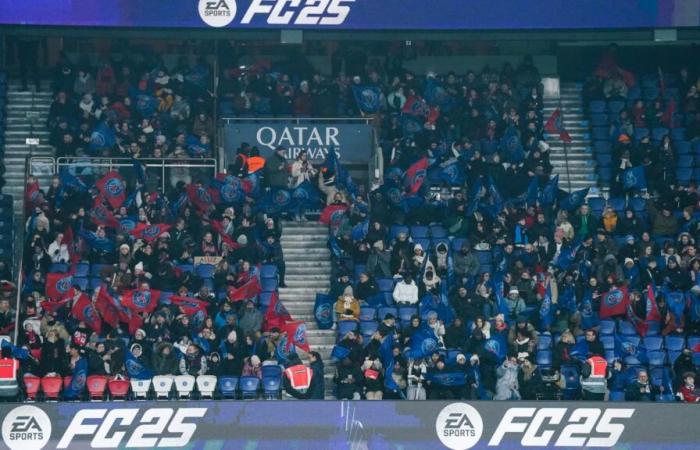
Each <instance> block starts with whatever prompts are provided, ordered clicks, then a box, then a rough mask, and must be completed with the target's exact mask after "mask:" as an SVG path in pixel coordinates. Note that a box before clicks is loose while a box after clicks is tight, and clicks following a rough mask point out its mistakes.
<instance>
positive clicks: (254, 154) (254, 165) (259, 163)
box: [248, 147, 265, 174]
mask: <svg viewBox="0 0 700 450" xmlns="http://www.w3.org/2000/svg"><path fill="white" fill-rule="evenodd" d="M263 167H265V158H263V157H262V156H260V150H258V147H253V148H252V149H251V150H250V156H249V157H248V174H251V173H255V172H257V171H259V170H260V169H262V168H263Z"/></svg>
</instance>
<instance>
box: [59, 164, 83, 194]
mask: <svg viewBox="0 0 700 450" xmlns="http://www.w3.org/2000/svg"><path fill="white" fill-rule="evenodd" d="M58 179H59V180H60V181H61V187H62V188H65V189H71V190H74V191H78V192H87V191H88V189H89V188H88V185H87V184H85V182H84V181H83V180H81V179H80V178H78V177H77V176H75V175H73V174H72V173H71V172H70V170H68V169H67V168H65V167H64V168H62V169H61V171H60V172H59V173H58Z"/></svg>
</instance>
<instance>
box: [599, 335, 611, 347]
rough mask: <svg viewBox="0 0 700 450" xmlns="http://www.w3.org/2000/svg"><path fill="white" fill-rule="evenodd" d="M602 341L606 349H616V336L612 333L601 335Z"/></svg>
mask: <svg viewBox="0 0 700 450" xmlns="http://www.w3.org/2000/svg"><path fill="white" fill-rule="evenodd" d="M600 342H601V344H603V348H604V349H605V350H614V349H615V336H612V335H602V336H600Z"/></svg>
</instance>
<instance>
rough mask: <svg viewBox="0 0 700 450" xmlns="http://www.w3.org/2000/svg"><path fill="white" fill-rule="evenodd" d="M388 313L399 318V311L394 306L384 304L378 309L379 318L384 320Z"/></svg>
mask: <svg viewBox="0 0 700 450" xmlns="http://www.w3.org/2000/svg"><path fill="white" fill-rule="evenodd" d="M387 314H391V315H392V316H394V317H395V318H399V312H398V311H397V310H396V308H394V307H393V306H383V307H381V308H379V309H378V310H377V318H378V319H379V320H384V317H386V315H387Z"/></svg>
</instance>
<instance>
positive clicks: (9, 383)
mask: <svg viewBox="0 0 700 450" xmlns="http://www.w3.org/2000/svg"><path fill="white" fill-rule="evenodd" d="M18 376H19V361H18V360H17V359H15V358H13V357H12V348H11V347H2V353H1V357H0V397H3V398H8V397H10V398H12V399H14V398H15V397H17V394H19V384H18V383H17V379H18Z"/></svg>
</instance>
